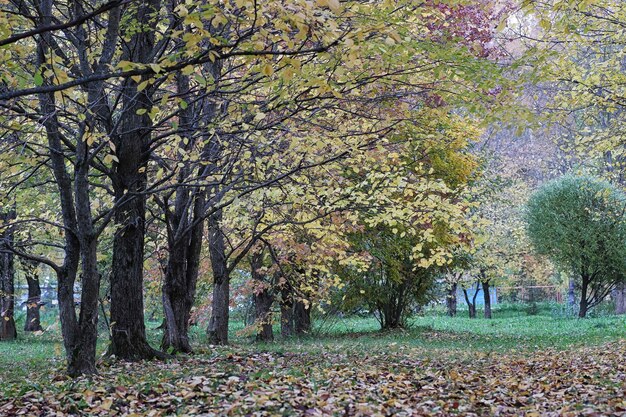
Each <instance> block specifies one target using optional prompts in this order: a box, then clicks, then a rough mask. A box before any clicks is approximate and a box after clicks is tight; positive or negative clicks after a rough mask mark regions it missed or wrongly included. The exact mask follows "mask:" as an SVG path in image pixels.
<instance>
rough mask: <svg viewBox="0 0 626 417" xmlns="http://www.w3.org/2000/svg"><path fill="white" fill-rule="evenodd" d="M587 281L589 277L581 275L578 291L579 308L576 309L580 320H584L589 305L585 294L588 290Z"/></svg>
mask: <svg viewBox="0 0 626 417" xmlns="http://www.w3.org/2000/svg"><path fill="white" fill-rule="evenodd" d="M589 279H590V277H589V276H588V275H583V276H582V285H581V289H580V306H579V309H578V317H580V318H584V317H586V316H587V309H588V306H589V303H588V301H587V292H588V289H589Z"/></svg>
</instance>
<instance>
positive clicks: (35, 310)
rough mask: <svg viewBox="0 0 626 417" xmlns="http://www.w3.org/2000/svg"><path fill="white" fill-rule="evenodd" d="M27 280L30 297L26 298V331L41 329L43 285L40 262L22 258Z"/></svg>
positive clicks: (21, 262) (21, 261)
mask: <svg viewBox="0 0 626 417" xmlns="http://www.w3.org/2000/svg"><path fill="white" fill-rule="evenodd" d="M20 264H21V265H22V270H23V271H24V276H25V277H26V282H27V283H28V299H27V300H26V322H25V323H24V331H25V332H38V331H41V330H42V328H41V320H40V315H39V309H40V308H41V286H40V285H39V263H38V262H35V261H31V260H27V259H20Z"/></svg>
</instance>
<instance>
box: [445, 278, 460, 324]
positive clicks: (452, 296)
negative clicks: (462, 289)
mask: <svg viewBox="0 0 626 417" xmlns="http://www.w3.org/2000/svg"><path fill="white" fill-rule="evenodd" d="M457 287H458V284H457V283H456V282H455V283H453V284H452V285H450V287H449V288H448V294H447V295H446V307H447V310H448V316H450V317H454V316H456V309H457V299H456V291H457Z"/></svg>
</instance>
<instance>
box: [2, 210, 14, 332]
mask: <svg viewBox="0 0 626 417" xmlns="http://www.w3.org/2000/svg"><path fill="white" fill-rule="evenodd" d="M14 219H15V209H9V210H7V211H6V212H4V213H2V214H0V222H1V223H3V224H2V226H4V224H7V223H10V222H11V221H13V220H14ZM12 245H13V226H9V227H7V228H6V229H4V231H3V232H2V235H1V236H0V340H14V339H16V338H17V328H16V326H15V317H14V312H15V264H14V255H13V253H11V252H9V251H8V249H9V248H10V247H11V246H12Z"/></svg>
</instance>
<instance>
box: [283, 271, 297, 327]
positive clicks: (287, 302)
mask: <svg viewBox="0 0 626 417" xmlns="http://www.w3.org/2000/svg"><path fill="white" fill-rule="evenodd" d="M283 279H285V282H284V283H282V284H281V290H280V298H281V299H280V335H281V336H282V337H283V338H288V337H291V336H293V335H294V318H293V294H292V291H291V286H290V285H289V282H287V281H286V278H284V277H283Z"/></svg>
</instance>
